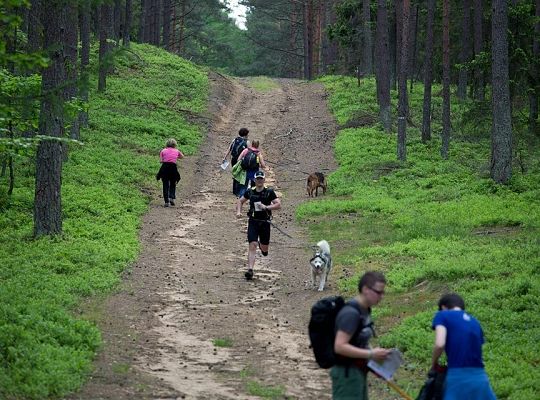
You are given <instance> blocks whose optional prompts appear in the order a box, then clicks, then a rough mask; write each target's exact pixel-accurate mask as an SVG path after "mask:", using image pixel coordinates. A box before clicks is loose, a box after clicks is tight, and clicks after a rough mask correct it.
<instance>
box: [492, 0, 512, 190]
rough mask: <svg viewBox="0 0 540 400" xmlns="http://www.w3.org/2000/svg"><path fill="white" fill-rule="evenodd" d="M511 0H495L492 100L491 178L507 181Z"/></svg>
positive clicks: (508, 173)
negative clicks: (509, 2) (509, 10)
mask: <svg viewBox="0 0 540 400" xmlns="http://www.w3.org/2000/svg"><path fill="white" fill-rule="evenodd" d="M507 31H508V3H507V2H506V0H493V2H492V20H491V38H492V45H491V50H492V81H491V84H492V87H493V94H492V102H493V127H492V131H491V178H492V179H493V180H494V181H495V182H497V183H507V182H508V181H509V180H510V178H511V177H512V115H511V112H510V86H509V77H508V37H507V35H508V32H507Z"/></svg>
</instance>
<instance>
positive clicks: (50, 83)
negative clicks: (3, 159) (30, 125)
mask: <svg viewBox="0 0 540 400" xmlns="http://www.w3.org/2000/svg"><path fill="white" fill-rule="evenodd" d="M41 11H42V13H41V17H42V26H43V36H44V41H43V47H44V49H45V50H46V51H47V52H48V55H49V59H50V62H49V65H48V67H47V68H45V69H44V70H43V72H42V80H41V93H42V99H41V109H40V116H39V133H40V134H41V135H44V136H52V137H58V138H59V137H63V136H64V98H63V85H64V83H65V81H66V78H67V77H66V70H65V59H66V55H65V46H66V43H65V37H64V32H65V29H66V23H67V20H66V14H65V8H64V2H63V1H62V0H49V1H48V2H47V6H46V7H43V9H42V10H41ZM62 147H63V146H62V144H61V143H60V142H58V141H56V140H47V139H44V140H42V141H41V142H40V143H39V145H38V148H37V153H36V180H35V193H34V235H35V236H42V235H55V234H60V233H62V199H61V187H62V160H63V156H62Z"/></svg>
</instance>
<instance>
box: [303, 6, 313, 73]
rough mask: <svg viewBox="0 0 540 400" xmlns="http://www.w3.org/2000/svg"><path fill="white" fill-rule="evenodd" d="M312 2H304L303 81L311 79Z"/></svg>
mask: <svg viewBox="0 0 540 400" xmlns="http://www.w3.org/2000/svg"><path fill="white" fill-rule="evenodd" d="M312 15H313V0H306V1H305V3H304V79H307V80H311V79H312V78H313V69H312V64H311V62H312V60H313V39H312V34H313V32H312V27H311V23H312V20H313V17H312Z"/></svg>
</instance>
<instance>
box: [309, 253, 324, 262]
mask: <svg viewBox="0 0 540 400" xmlns="http://www.w3.org/2000/svg"><path fill="white" fill-rule="evenodd" d="M316 258H320V259H321V260H323V261H324V263H325V264H326V263H327V262H328V257H325V256H324V254H323V253H319V252H316V253H315V255H314V256H313V257H311V260H309V262H312V261H313V260H315V259H316Z"/></svg>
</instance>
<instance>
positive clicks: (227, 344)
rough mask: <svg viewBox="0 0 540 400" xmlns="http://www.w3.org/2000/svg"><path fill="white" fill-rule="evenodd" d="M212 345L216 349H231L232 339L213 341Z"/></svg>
mask: <svg viewBox="0 0 540 400" xmlns="http://www.w3.org/2000/svg"><path fill="white" fill-rule="evenodd" d="M212 343H213V344H214V346H216V347H232V345H233V342H232V339H229V338H223V339H213V340H212Z"/></svg>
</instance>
